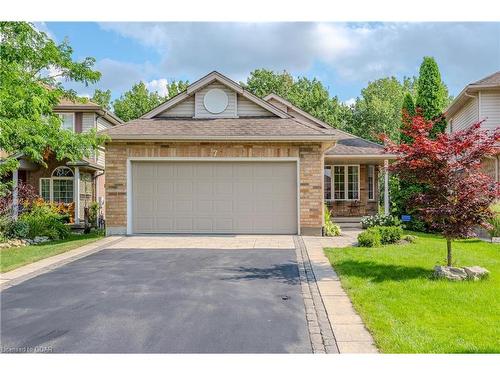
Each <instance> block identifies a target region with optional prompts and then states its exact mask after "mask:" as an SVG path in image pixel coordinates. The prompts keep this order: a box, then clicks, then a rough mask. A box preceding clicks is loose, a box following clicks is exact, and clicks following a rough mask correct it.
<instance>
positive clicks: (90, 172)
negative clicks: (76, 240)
mask: <svg viewBox="0 0 500 375" xmlns="http://www.w3.org/2000/svg"><path fill="white" fill-rule="evenodd" d="M19 162H20V165H19V169H18V170H16V171H14V172H13V173H12V181H13V199H12V203H13V204H12V206H13V212H12V214H13V217H14V218H17V216H18V215H19V213H20V209H21V207H20V206H19V198H18V189H17V187H18V186H19V184H21V183H22V184H25V185H29V186H32V187H33V188H34V190H35V192H36V194H38V195H39V196H40V197H41V198H43V199H44V200H45V201H47V202H58V203H66V204H73V205H74V215H73V218H72V224H73V226H75V227H77V228H78V227H80V226H81V225H83V222H84V218H85V208H87V207H89V206H90V204H91V203H92V202H95V201H97V202H98V203H99V204H100V206H101V207H102V205H103V204H104V167H102V166H100V165H98V164H95V163H92V162H89V161H85V160H83V161H79V162H74V163H73V162H70V161H68V160H62V161H59V160H56V159H55V157H53V156H49V158H48V160H47V161H46V163H47V167H43V166H40V165H38V164H35V163H32V162H30V161H28V160H26V159H24V158H22V157H21V158H20V159H19Z"/></svg>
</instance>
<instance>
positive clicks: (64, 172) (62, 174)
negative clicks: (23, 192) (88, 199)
mask: <svg viewBox="0 0 500 375" xmlns="http://www.w3.org/2000/svg"><path fill="white" fill-rule="evenodd" d="M40 196H41V197H42V198H43V199H44V200H46V201H53V202H64V203H71V202H73V171H72V170H71V169H70V168H68V167H57V168H56V169H54V171H53V172H52V177H51V178H41V179H40Z"/></svg>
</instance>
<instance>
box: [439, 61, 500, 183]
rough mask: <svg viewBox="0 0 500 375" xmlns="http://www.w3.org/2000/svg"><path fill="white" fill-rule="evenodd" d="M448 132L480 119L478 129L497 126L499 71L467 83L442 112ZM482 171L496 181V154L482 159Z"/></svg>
mask: <svg viewBox="0 0 500 375" xmlns="http://www.w3.org/2000/svg"><path fill="white" fill-rule="evenodd" d="M445 115H446V120H447V121H448V128H447V131H448V132H454V131H458V130H463V129H466V128H468V127H469V126H471V125H472V124H474V123H476V122H478V121H483V123H482V124H481V128H482V129H487V130H494V129H496V128H497V127H498V126H500V71H498V72H496V73H493V74H491V75H489V76H487V77H485V78H483V79H480V80H479V81H476V82H473V83H471V84H469V85H467V86H466V87H465V88H464V89H463V90H462V92H460V94H458V96H457V97H456V98H455V100H453V102H452V103H451V104H450V106H449V107H448V109H447V110H446V112H445ZM483 170H484V171H485V173H486V174H488V175H489V176H490V177H491V178H493V179H495V181H497V182H499V153H497V154H496V155H494V156H492V157H489V158H487V159H485V160H484V161H483Z"/></svg>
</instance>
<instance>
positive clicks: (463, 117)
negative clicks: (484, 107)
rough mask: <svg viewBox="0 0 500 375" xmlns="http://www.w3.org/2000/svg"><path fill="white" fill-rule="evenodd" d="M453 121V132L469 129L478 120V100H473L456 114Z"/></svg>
mask: <svg viewBox="0 0 500 375" xmlns="http://www.w3.org/2000/svg"><path fill="white" fill-rule="evenodd" d="M451 120H452V131H458V130H463V129H466V128H468V127H469V126H470V125H472V124H473V123H474V122H476V121H477V120H478V105H477V99H476V98H471V99H470V100H469V101H468V102H467V103H466V104H465V105H464V106H463V107H462V108H461V109H460V110H459V111H458V112H457V113H456V114H455V116H453V118H452V119H451Z"/></svg>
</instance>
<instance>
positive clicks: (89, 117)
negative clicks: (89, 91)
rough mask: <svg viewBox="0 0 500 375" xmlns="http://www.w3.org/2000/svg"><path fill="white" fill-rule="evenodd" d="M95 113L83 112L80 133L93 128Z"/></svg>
mask: <svg viewBox="0 0 500 375" xmlns="http://www.w3.org/2000/svg"><path fill="white" fill-rule="evenodd" d="M95 126H96V125H95V113H84V114H83V118H82V133H85V132H88V131H89V130H90V129H94V128H95Z"/></svg>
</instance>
